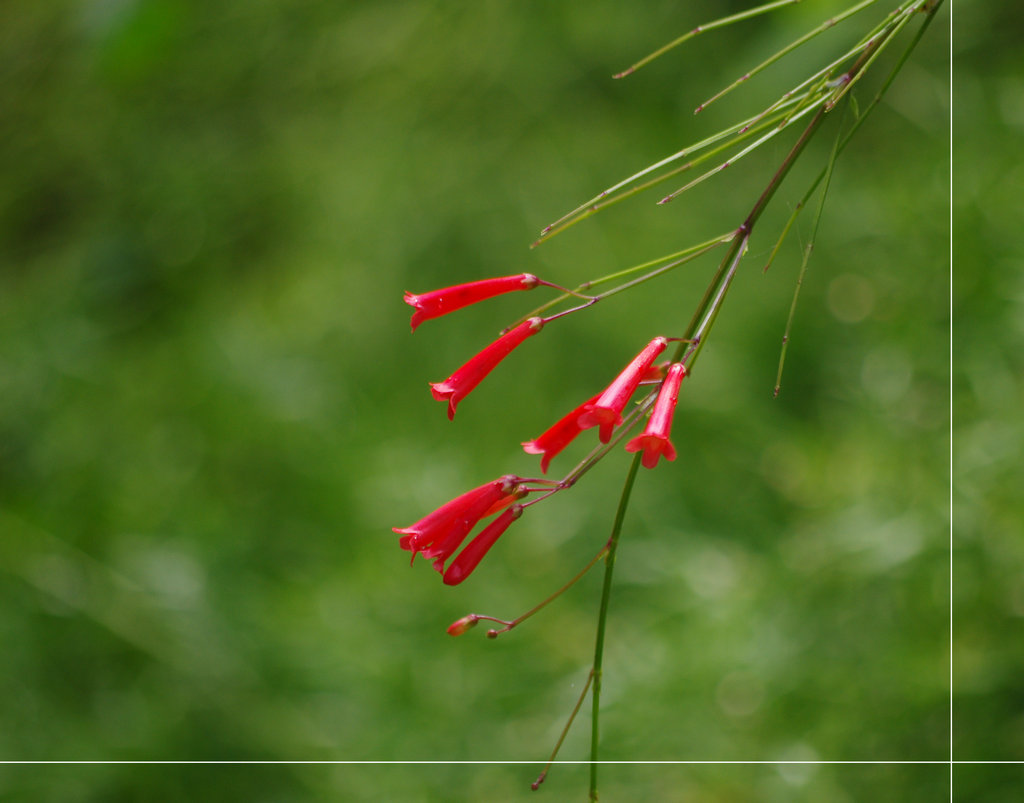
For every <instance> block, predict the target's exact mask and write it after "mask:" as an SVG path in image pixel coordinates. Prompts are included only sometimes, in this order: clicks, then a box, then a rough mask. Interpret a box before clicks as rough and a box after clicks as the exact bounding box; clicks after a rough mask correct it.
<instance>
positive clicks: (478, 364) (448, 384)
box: [430, 318, 544, 421]
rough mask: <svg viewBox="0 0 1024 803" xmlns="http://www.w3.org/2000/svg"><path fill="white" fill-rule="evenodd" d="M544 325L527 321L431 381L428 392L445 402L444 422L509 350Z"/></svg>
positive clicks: (532, 320)
mask: <svg viewBox="0 0 1024 803" xmlns="http://www.w3.org/2000/svg"><path fill="white" fill-rule="evenodd" d="M543 326H544V319H543V318H530V319H528V320H525V321H523V322H522V323H521V324H519V326H517V327H516V328H515V329H513V330H512V331H510V332H506V333H505V334H503V335H502V336H501V337H499V338H498V339H497V340H495V341H494V342H493V343H491V345H489V346H488V347H487V348H485V349H484V350H483V351H481V352H480V353H479V354H477V355H476V356H475V357H473V358H472V359H471V360H470V361H469V362H467V363H466V364H465V365H463V366H462V367H461V368H460V369H459V370H458V371H456V372H455V373H454V374H452V375H451V376H450V377H448V378H447V379H446V380H445V381H444V382H431V383H430V387H431V392H432V393H433V394H434V398H435V399H437V400H438V401H447V402H448V420H449V421H450V420H452V419H454V418H455V407H456V405H458V403H459V402H460V401H462V400H463V399H464V398H465V397H466V396H468V395H469V393H470V391H472V390H473V388H475V387H476V386H477V385H479V384H480V382H481V381H482V380H483V378H484V377H485V376H487V375H488V374H489V373H490V372H491V371H493V370H494V369H495V367H497V365H498V363H499V362H501V361H502V360H503V359H505V358H506V357H507V356H508V355H509V354H511V353H512V350H513V349H514V348H515V347H516V346H518V345H519V344H520V343H522V342H523V341H524V340H526V338H528V337H529V336H530V335H534V334H536V333H537V332H539V331H540V330H541V328H542V327H543Z"/></svg>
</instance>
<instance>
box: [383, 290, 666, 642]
mask: <svg viewBox="0 0 1024 803" xmlns="http://www.w3.org/2000/svg"><path fill="white" fill-rule="evenodd" d="M538 284H547V282H542V281H541V280H539V279H538V278H537V277H536V276H533V275H532V274H529V273H521V274H517V275H515V276H504V277H500V278H496V279H486V280H484V281H479V282H470V283H469V284H462V285H456V286H455V287H446V288H443V289H441V290H434V291H432V292H429V293H423V294H421V295H414V294H412V293H406V294H405V301H406V303H407V304H410V305H411V306H413V307H415V308H416V312H415V313H414V314H413V316H412V328H413V330H414V331H415V329H416V327H417V326H419V324H420V323H422V322H423V321H425V320H429V319H431V318H437V317H440V316H442V315H447V314H448V313H449V312H454V311H455V310H457V309H461V308H462V307H465V306H468V305H470V304H474V303H476V302H478V301H483V300H485V299H488V298H492V297H494V296H497V295H500V294H502V293H508V292H512V291H515V290H529V289H531V288H533V287H536V286H537V285H538ZM552 286H554V285H552ZM554 317H558V316H554ZM547 320H551V319H550V318H549V319H544V318H529V319H527V320H525V321H523V322H522V323H520V324H519V325H518V326H516V327H514V328H513V329H511V330H509V331H508V332H506V333H505V334H503V335H502V336H501V337H499V338H498V339H497V340H496V341H494V342H493V343H491V344H490V345H489V346H487V347H486V348H484V349H483V350H482V351H481V352H479V353H478V354H477V355H476V356H474V357H473V358H471V359H470V360H469V361H468V362H467V363H466V364H465V365H463V366H462V367H461V368H459V369H458V370H457V371H455V373H453V374H452V375H451V376H449V377H448V378H447V379H446V380H445V381H443V382H432V383H431V392H432V393H433V396H434V398H435V399H437V400H438V401H447V402H448V418H449V419H454V417H455V410H456V407H457V406H458V404H459V402H460V401H462V399H464V398H465V397H466V396H467V395H469V393H470V392H471V391H472V390H473V389H474V388H475V387H476V386H477V385H479V384H480V382H481V381H483V379H484V378H485V377H486V376H487V375H488V374H489V373H490V372H491V371H493V370H494V369H495V368H496V367H497V365H498V364H499V363H500V362H501V361H502V360H503V359H505V357H507V356H508V355H509V354H511V353H512V351H513V350H514V349H515V348H516V347H517V346H519V345H520V344H522V342H523V341H524V340H526V339H527V338H528V337H530V336H531V335H534V334H536V333H537V332H539V331H540V330H541V329H542V328H543V326H544V324H545V323H546V322H547ZM667 345H668V339H667V338H664V337H660V336H659V337H656V338H654V339H653V340H651V342H650V343H648V344H647V345H646V346H645V347H644V349H643V350H642V351H641V352H640V353H639V354H638V355H637V356H636V357H634V358H633V360H632V361H631V362H630V363H629V364H628V365H627V366H626V367H625V368H624V369H623V370H622V372H621V373H620V374H619V375H618V376H617V377H616V378H615V380H614V381H613V382H612V383H611V384H610V385H608V387H607V388H606V389H605V390H604V391H602V392H601V393H598V394H597V395H595V396H593V397H591V398H590V399H588V400H587V401H585V402H583V404H581V405H579V406H578V407H577V408H575V409H574V410H572V411H571V412H570V413H568V414H567V415H565V416H563V417H562V418H560V419H559V420H558V421H556V422H555V423H554V424H553V425H552V426H551V427H550V428H549V429H548V430H547V431H546V432H544V433H543V434H542V435H540V436H538V437H537V438H534V439H533V440H532V441H526V442H525V443H523V444H522V446H523V450H524V451H525V452H526V453H527V454H539V455H541V461H540V468H541V471H542V472H544V473H547V470H548V465H549V464H550V463H551V460H552V458H553V457H555V455H557V454H558V453H559V452H561V451H562V450H563V449H565V448H566V447H567V446H568V445H569V444H570V443H572V441H573V440H575V438H576V437H577V436H578V435H579V434H580V433H581V432H583V430H585V429H590V428H591V427H597V428H598V438H599V439H600V441H601V443H608V442H609V441H610V440H611V437H612V433H613V432H614V430H615V427H617V426H620V425H621V424H622V420H623V418H622V414H623V411H624V410H625V409H626V405H628V404H629V402H630V399H632V397H633V394H634V393H635V392H636V390H637V388H638V387H639V386H640V384H641V383H642V382H656V381H660V382H662V385H661V390H660V391H659V394H658V398H657V400H656V401H655V403H654V409H653V412H652V413H651V417H650V419H649V420H648V422H647V426H646V428H645V429H644V432H643V434H641V435H638V436H637V437H635V438H633V439H632V440H630V441H629V443H627V444H626V450H627V451H629V452H639V451H642V452H643V457H642V460H643V465H644V466H646V467H647V468H654V467H655V466H656V465H657V464H658V460H659V459H660V458H661V457H662V456H664V457H665V459H666V460H675V458H676V450H675V447H674V446H673V445H672V442H671V441H670V440H669V435H670V432H671V428H672V417H673V414H674V412H675V406H676V401H677V399H678V398H679V386H680V383H681V382H682V380H683V377H685V376H686V366H685V365H684V364H683V363H674V364H673V365H671V366H670V367H669V368H668V373H667V375H665V376H664V379H662V377H663V367H658V366H655V364H654V361H655V359H657V357H658V355H659V354H661V353H662V352H663V351H664V350H665V348H666V347H667ZM535 482H539V483H546V482H548V481H546V480H536V481H535ZM548 484H549V485H550V484H551V483H548ZM536 490H539V489H538V488H528V487H527V481H525V480H523V479H522V478H520V477H516V476H513V475H506V476H504V477H499V478H498V479H497V480H493V481H492V482H489V483H487V484H486V485H481V486H480V487H479V488H474V489H473V490H471V491H467V492H466V493H464V494H462V495H461V496H457V497H456V498H455V499H453V500H451V501H450V502H448V503H446V504H444V505H442V506H441V507H439V508H438V509H437V510H435V511H434V512H433V513H430V514H429V515H427V516H425V517H424V518H422V519H420V520H419V521H418V522H416V523H415V524H411V525H410V526H408V527H402V528H397V527H396V528H394V532H396V533H399V534H400V535H401V538H400V539H399V546H400V547H401V548H402V549H405V550H408V551H410V552H412V554H413V560H415V558H416V555H417V554H420V553H422V555H423V556H424V557H425V558H427V559H428V560H432V561H433V562H434V568H435V569H437V571H439V572H441V573H442V575H443V578H444V582H445V583H446V584H448V585H458V584H459V583H461V582H462V581H463V580H465V579H466V577H468V576H469V574H470V573H471V572H472V571H473V570H474V569H475V568H476V567H477V565H478V564H479V563H480V561H481V560H482V559H483V556H484V555H485V554H487V551H488V550H489V549H490V548H491V547H492V546H493V545H494V543H495V542H496V541H497V540H498V538H499V537H500V536H501V535H502V534H503V533H504V532H505V530H507V529H508V528H509V526H510V525H511V524H512V522H513V521H515V520H516V519H517V518H519V517H520V516H521V515H522V513H523V509H524V505H520V504H516V503H515V502H516V500H518V499H521V498H522V497H524V496H526V494H528V493H530V492H531V491H536ZM499 511H500V515H498V516H496V517H495V518H494V519H493V520H492V521H491V522H490V523H489V524H487V525H486V526H485V527H484V529H483V530H481V531H480V533H479V534H478V535H477V536H476V537H475V538H473V540H471V541H470V542H469V544H468V545H467V546H466V547H465V548H464V549H463V550H462V551H461V552H459V554H458V555H457V556H456V557H455V558H454V559H453V560H452V561H451V563H449V564H448V566H447V568H446V567H445V562H446V561H448V559H449V558H451V557H452V555H454V554H455V552H456V551H457V550H458V549H459V547H460V546H462V542H463V541H465V539H466V537H467V536H468V535H469V533H470V531H471V530H472V529H473V528H474V527H475V526H476V525H477V524H478V523H479V522H480V521H482V520H483V519H485V518H487V517H489V516H491V515H494V514H496V513H499ZM474 623H475V622H474ZM467 626H469V625H467Z"/></svg>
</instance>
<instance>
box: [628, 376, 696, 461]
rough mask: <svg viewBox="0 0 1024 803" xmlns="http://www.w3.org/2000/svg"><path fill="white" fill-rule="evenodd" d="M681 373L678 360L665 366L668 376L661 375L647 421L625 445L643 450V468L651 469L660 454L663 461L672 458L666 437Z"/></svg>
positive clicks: (634, 449) (669, 430)
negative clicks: (655, 397) (671, 364)
mask: <svg viewBox="0 0 1024 803" xmlns="http://www.w3.org/2000/svg"><path fill="white" fill-rule="evenodd" d="M684 376H686V366H685V365H683V364H682V363H681V362H677V363H675V364H674V365H673V366H672V367H671V368H669V369H668V376H666V377H665V382H664V383H663V384H662V386H661V390H660V391H659V392H658V400H657V401H655V402H654V411H653V412H652V413H651V417H650V419H649V420H648V421H647V426H646V427H645V428H644V431H643V434H642V435H637V436H636V437H635V438H633V439H632V440H631V441H630V442H629V443H627V444H626V451H627V452H639V451H640V450H641V449H643V452H644V456H643V464H644V468H654V467H655V466H656V465H658V458H659V457H661V456H662V455H664V456H665V459H666V460H675V459H676V449H675V447H674V446H673V445H672V441H670V440H669V439H668V436H669V434H670V433H671V432H672V416H673V415H674V414H675V411H676V401H677V400H678V399H679V384H680V383H681V382H682V381H683V377H684Z"/></svg>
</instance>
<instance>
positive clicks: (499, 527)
mask: <svg viewBox="0 0 1024 803" xmlns="http://www.w3.org/2000/svg"><path fill="white" fill-rule="evenodd" d="M522 515H523V506H522V505H513V506H512V507H510V508H509V509H508V510H506V511H505V512H504V513H502V514H501V515H500V516H498V518H496V519H495V520H494V521H492V522H491V523H490V524H488V525H487V526H486V527H484V529H483V530H481V532H480V534H479V535H478V536H477V537H476V538H474V539H473V540H472V541H470V542H469V543H468V544H467V545H466V548H465V549H463V550H462V551H461V552H460V553H459V554H458V556H457V557H456V558H455V560H453V561H452V563H451V565H450V566H449V567H448V569H447V570H446V571H445V573H444V583H445V585H449V586H457V585H458V584H459V583H461V582H462V581H463V580H465V579H466V578H467V577H469V575H470V573H472V571H473V569H475V568H476V567H477V565H478V564H479V563H480V561H481V560H482V559H483V557H484V555H486V554H487V551H488V550H489V549H490V548H491V547H492V546H494V542H495V541H497V540H498V538H499V537H500V536H501V534H502V533H503V532H505V530H507V529H508V527H509V525H510V524H511V523H512V522H513V521H515V520H516V519H518V518H519V517H520V516H522Z"/></svg>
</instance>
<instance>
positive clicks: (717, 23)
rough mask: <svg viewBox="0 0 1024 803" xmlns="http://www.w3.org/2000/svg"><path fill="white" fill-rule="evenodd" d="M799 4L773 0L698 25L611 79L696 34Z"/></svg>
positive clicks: (632, 70) (638, 66)
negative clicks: (772, 0) (773, 0)
mask: <svg viewBox="0 0 1024 803" xmlns="http://www.w3.org/2000/svg"><path fill="white" fill-rule="evenodd" d="M799 2H800V0H775V2H773V3H766V4H765V5H763V6H758V7H757V8H751V9H748V10H746V11H741V12H740V13H738V14H732V15H731V16H728V17H722V18H720V19H717V20H714V21H713V22H706V23H704V24H703V25H698V26H697V27H696V28H694V29H693V30H692V31H687V32H686V33H684V34H683V35H682V36H680V37H678V38H676V39H673V40H672V41H671V42H669V43H668V44H667V45H664V46H662V47H659V48H658V49H657V50H655V51H654V52H653V53H651V54H650V55H647V56H644V57H643V58H642V59H640V61H638V62H636V63H635V64H633V65H632V66H630V67H627V68H626V69H625V70H623V71H622V72H619V73H615V75H613V76H612V77H613V78H624V77H625V76H627V75H630V74H631V73H634V72H636V71H637V70H639V69H640V68H641V67H643V66H644V65H645V64H650V63H651V62H652V61H654V60H655V59H656V58H658V56H662V55H664V54H665V53H667V52H668V51H670V50H671V49H672V48H674V47H678V46H679V45H681V44H682V43H683V42H685V41H686V40H687V39H692V38H693V37H695V36H697V35H698V34H702V33H704V32H705V31H712V30H714V29H715V28H724V27H725V26H726V25H731V24H732V23H734V22H740V21H741V20H746V19H750V18H751V17H757V16H759V15H761V14H765V13H767V12H769V11H774V10H775V9H777V8H782V7H783V6H789V5H792V4H793V3H799Z"/></svg>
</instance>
